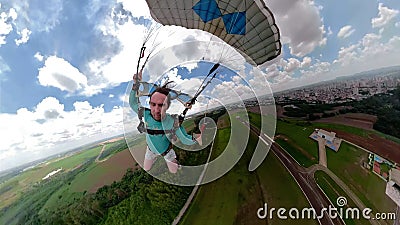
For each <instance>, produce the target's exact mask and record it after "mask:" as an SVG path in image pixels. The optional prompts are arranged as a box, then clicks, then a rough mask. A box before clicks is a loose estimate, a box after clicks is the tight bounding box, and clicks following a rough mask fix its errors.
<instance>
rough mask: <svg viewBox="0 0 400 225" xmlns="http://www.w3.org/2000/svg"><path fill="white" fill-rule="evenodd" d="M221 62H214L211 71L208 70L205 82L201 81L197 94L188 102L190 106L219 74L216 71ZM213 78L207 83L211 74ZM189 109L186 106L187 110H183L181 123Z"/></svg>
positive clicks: (180, 116) (180, 117) (180, 118)
mask: <svg viewBox="0 0 400 225" xmlns="http://www.w3.org/2000/svg"><path fill="white" fill-rule="evenodd" d="M219 65H220V64H219V63H216V64H214V66H213V67H212V68H211V69H210V71H209V72H208V74H207V76H206V77H205V78H204V80H203V82H202V83H201V85H200V87H199V89H198V90H197V92H196V94H195V95H194V96H193V98H192V99H191V100H190V102H189V103H188V106H192V105H193V104H194V103H195V102H196V99H197V97H199V95H200V94H201V92H203V91H204V89H205V88H206V87H207V86H208V85H209V84H210V83H211V81H212V80H213V79H214V78H215V76H216V75H217V72H215V70H217V69H218V67H219ZM211 74H213V75H212V76H211V78H210V79H208V81H207V83H206V80H207V78H208V77H209V76H210V75H211ZM188 110H189V107H186V108H185V110H183V112H182V113H181V114H180V115H179V124H182V123H183V120H184V119H185V116H186V113H187V111H188Z"/></svg>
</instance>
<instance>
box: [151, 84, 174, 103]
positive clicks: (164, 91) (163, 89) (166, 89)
mask: <svg viewBox="0 0 400 225" xmlns="http://www.w3.org/2000/svg"><path fill="white" fill-rule="evenodd" d="M172 82H173V81H169V82H166V83H165V84H164V85H162V86H160V87H157V88H156V90H154V92H153V93H151V95H150V99H151V97H152V96H153V94H154V93H156V92H158V93H161V94H163V95H165V96H167V104H168V107H169V106H170V105H171V95H169V92H170V91H171V88H169V87H168V85H169V84H171V83H172Z"/></svg>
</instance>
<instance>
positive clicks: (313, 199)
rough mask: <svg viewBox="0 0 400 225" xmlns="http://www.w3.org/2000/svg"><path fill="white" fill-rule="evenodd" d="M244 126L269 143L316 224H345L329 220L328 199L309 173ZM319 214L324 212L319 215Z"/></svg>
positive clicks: (251, 128) (273, 144)
mask: <svg viewBox="0 0 400 225" xmlns="http://www.w3.org/2000/svg"><path fill="white" fill-rule="evenodd" d="M242 123H243V124H244V125H246V126H248V127H249V128H250V130H251V131H252V132H254V133H256V134H257V136H259V138H260V139H261V141H263V142H264V143H269V144H272V145H271V151H272V153H273V154H274V155H276V157H278V159H279V160H280V161H281V162H282V164H283V165H284V166H285V167H286V168H287V170H288V171H289V172H290V174H291V175H292V176H293V178H294V179H295V180H296V182H297V184H298V185H299V187H300V188H301V190H302V191H303V193H304V195H305V196H306V198H307V200H308V202H309V203H310V205H311V207H312V208H313V209H314V210H315V212H316V214H317V216H318V218H317V219H318V222H319V223H320V224H321V225H328V224H332V225H337V224H343V225H344V224H345V223H344V222H343V220H342V219H340V218H339V217H337V218H330V217H329V215H328V213H327V212H326V211H323V209H324V208H325V209H328V207H329V205H331V203H330V201H329V199H328V198H327V197H326V195H325V194H324V193H323V191H322V190H321V189H320V188H319V187H318V186H317V184H316V182H315V180H314V177H313V176H310V173H309V171H307V170H306V169H305V168H303V167H301V166H300V165H299V164H298V163H297V162H296V161H295V160H294V159H293V158H292V157H291V156H290V155H289V154H288V153H287V152H286V151H285V150H284V149H282V148H281V147H280V146H279V145H278V144H276V143H275V142H271V139H266V138H264V136H265V135H264V134H262V135H260V131H259V130H258V128H256V127H254V126H253V125H251V124H248V123H244V122H242ZM321 212H324V213H323V215H321Z"/></svg>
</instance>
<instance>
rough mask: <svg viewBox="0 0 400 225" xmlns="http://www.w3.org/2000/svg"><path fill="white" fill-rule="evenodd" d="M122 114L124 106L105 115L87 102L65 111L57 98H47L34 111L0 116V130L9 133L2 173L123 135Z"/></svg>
mask: <svg viewBox="0 0 400 225" xmlns="http://www.w3.org/2000/svg"><path fill="white" fill-rule="evenodd" d="M122 114H123V113H122V107H114V108H113V109H112V110H111V111H110V112H105V111H104V108H103V106H102V105H101V106H98V107H93V106H91V105H90V103H89V102H87V101H85V102H75V103H74V109H73V110H72V111H65V110H64V105H63V104H61V103H60V102H59V100H58V99H56V98H54V97H47V98H44V99H43V100H42V101H41V102H40V103H39V104H38V105H37V106H36V107H35V108H34V109H33V110H32V111H30V110H28V109H26V108H21V109H19V110H18V111H17V113H16V114H5V113H3V114H0V130H2V131H7V132H3V133H2V141H1V142H0V165H1V168H0V170H2V169H5V168H8V167H12V166H15V165H18V164H20V163H22V162H27V161H32V160H36V159H39V158H42V157H45V156H48V155H50V154H56V153H59V152H62V151H65V150H68V149H71V148H74V147H78V146H81V145H82V144H85V143H88V142H93V141H96V140H99V139H102V138H105V137H109V136H110V135H111V136H112V135H116V134H122V133H123V123H122ZM25 156H29V157H25ZM3 167H4V168H3Z"/></svg>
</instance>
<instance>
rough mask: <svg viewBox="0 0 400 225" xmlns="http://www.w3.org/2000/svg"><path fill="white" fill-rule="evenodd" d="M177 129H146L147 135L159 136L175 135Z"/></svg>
mask: <svg viewBox="0 0 400 225" xmlns="http://www.w3.org/2000/svg"><path fill="white" fill-rule="evenodd" d="M175 131H176V130H175V129H171V130H153V129H146V131H145V132H146V133H148V134H150V135H158V134H173V133H175Z"/></svg>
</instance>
